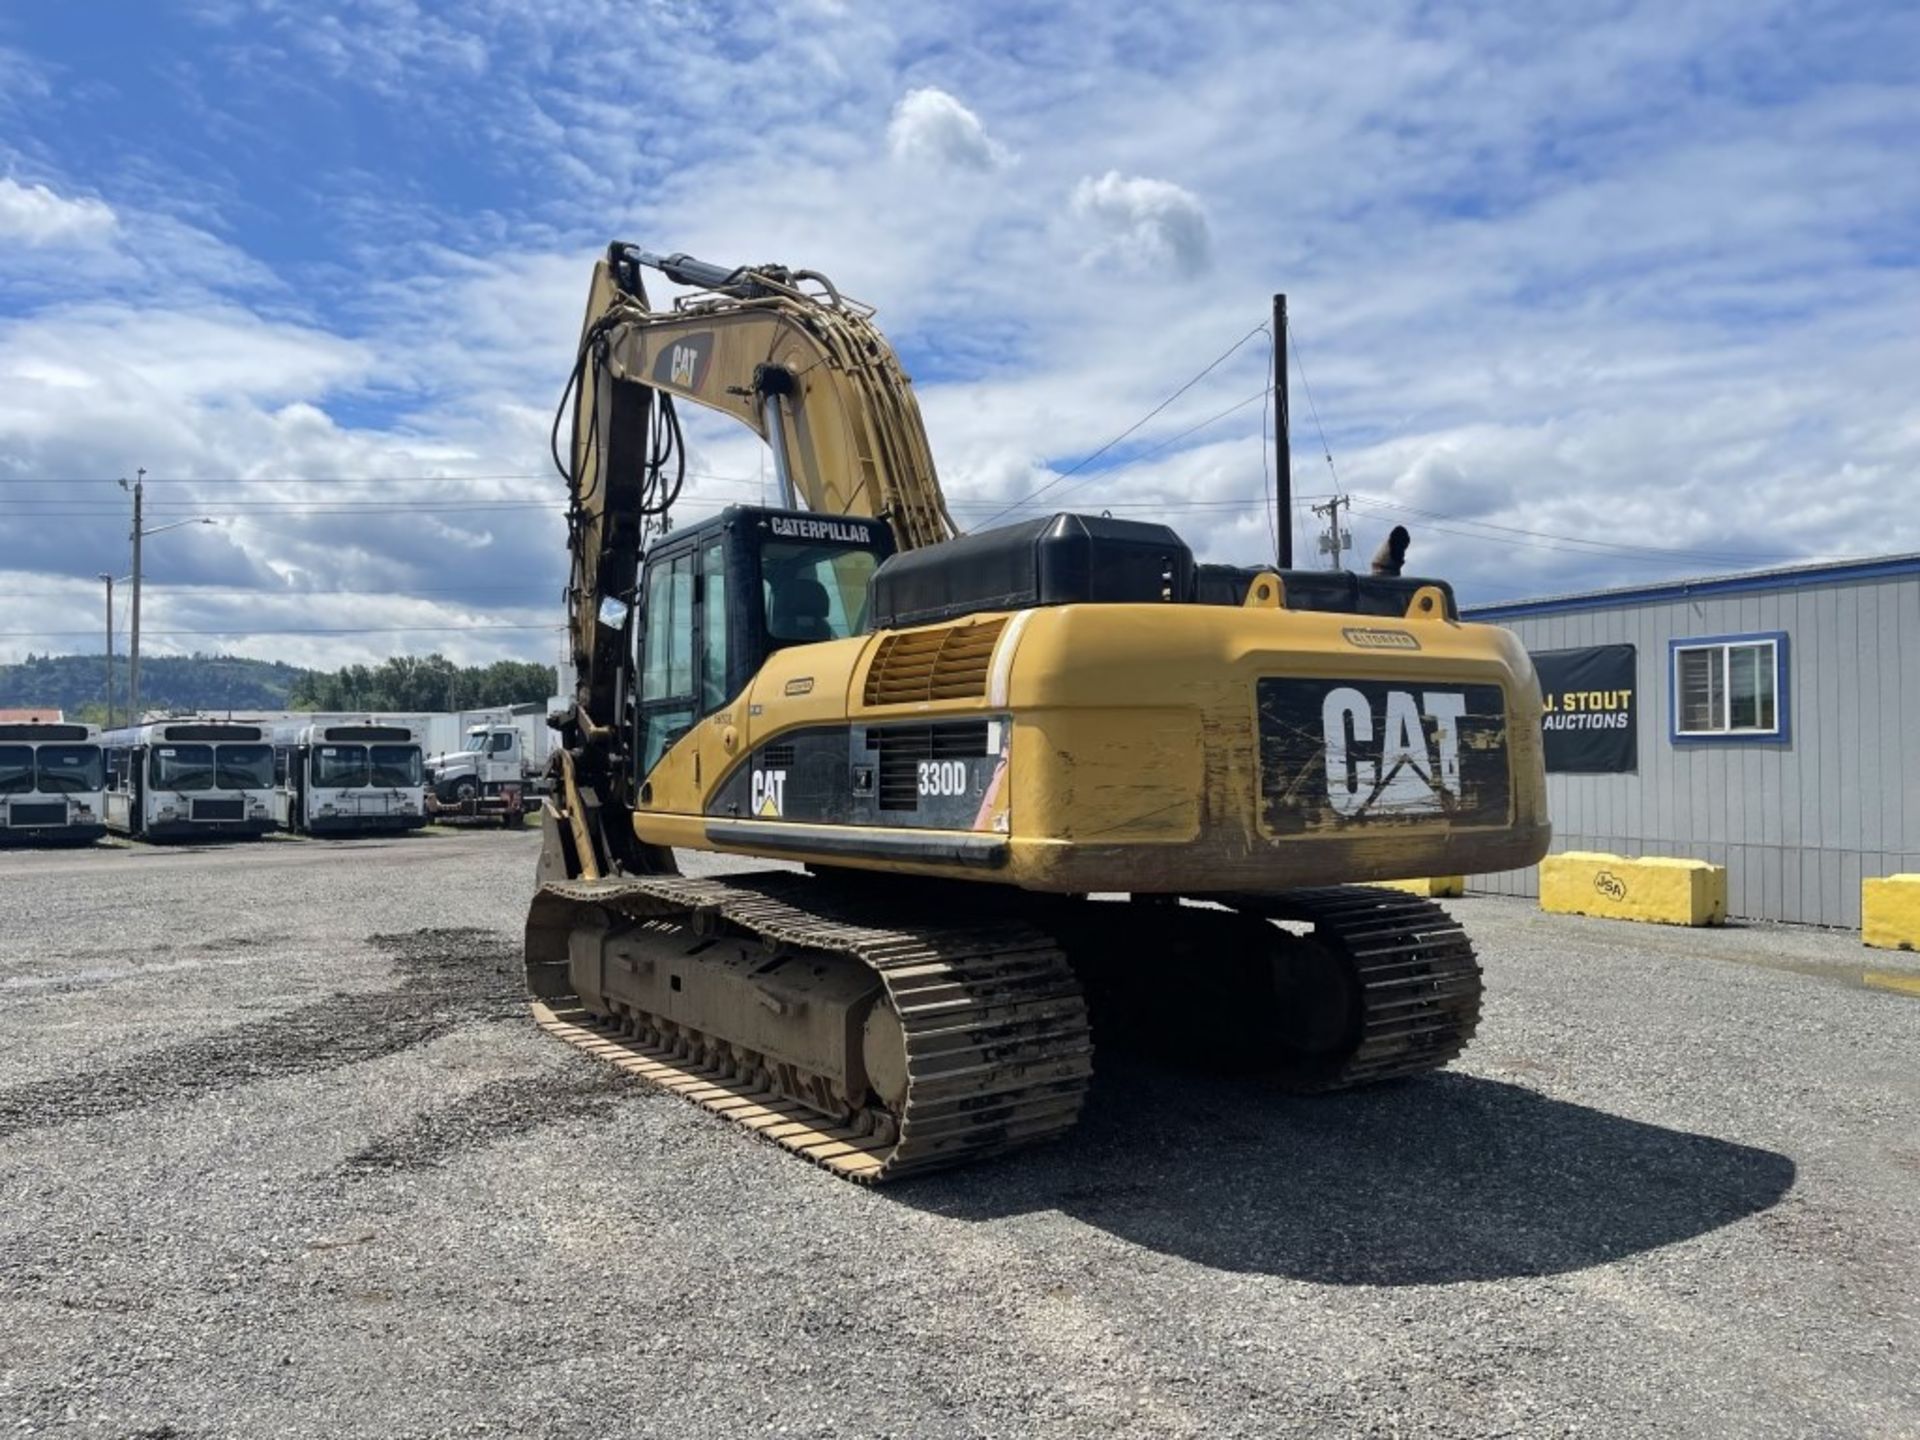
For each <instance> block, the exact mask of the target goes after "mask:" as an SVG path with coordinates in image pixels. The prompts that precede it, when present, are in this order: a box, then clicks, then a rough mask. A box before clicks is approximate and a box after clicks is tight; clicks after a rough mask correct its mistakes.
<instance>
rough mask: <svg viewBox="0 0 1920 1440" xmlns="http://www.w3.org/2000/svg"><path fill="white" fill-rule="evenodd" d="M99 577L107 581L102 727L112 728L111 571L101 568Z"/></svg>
mask: <svg viewBox="0 0 1920 1440" xmlns="http://www.w3.org/2000/svg"><path fill="white" fill-rule="evenodd" d="M100 578H101V579H102V580H104V581H106V582H107V723H106V724H105V726H103V727H102V728H103V729H107V730H111V729H112V728H113V572H112V571H110V570H102V571H101V572H100Z"/></svg>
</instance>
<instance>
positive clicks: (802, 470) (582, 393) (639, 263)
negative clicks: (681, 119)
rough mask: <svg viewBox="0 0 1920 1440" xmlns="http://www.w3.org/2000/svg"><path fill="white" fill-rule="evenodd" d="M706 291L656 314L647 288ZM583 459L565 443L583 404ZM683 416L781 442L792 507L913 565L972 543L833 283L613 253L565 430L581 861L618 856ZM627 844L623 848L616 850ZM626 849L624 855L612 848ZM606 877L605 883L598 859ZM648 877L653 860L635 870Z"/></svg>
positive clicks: (629, 250) (854, 313) (905, 385)
mask: <svg viewBox="0 0 1920 1440" xmlns="http://www.w3.org/2000/svg"><path fill="white" fill-rule="evenodd" d="M649 269H651V270H655V271H657V272H659V273H660V274H662V275H664V276H665V277H666V278H667V279H669V280H671V281H673V282H674V283H676V284H679V285H684V286H689V287H692V288H693V293H692V294H690V295H686V296H682V297H681V298H679V299H678V300H676V301H675V302H674V303H673V304H672V305H671V306H670V307H668V308H665V309H655V308H654V307H653V305H652V304H651V302H650V301H649V299H648V296H647V290H646V285H645V280H644V272H645V271H646V270H649ZM569 399H570V400H571V401H572V404H573V426H572V436H571V442H570V445H569V447H568V452H567V454H566V455H565V456H564V457H562V456H561V454H560V445H559V431H560V426H561V424H562V423H563V421H564V419H565V416H566V407H567V401H568V400H569ZM676 400H687V401H691V402H693V403H694V404H697V405H703V406H706V407H707V408H709V409H712V410H717V411H719V412H720V413H722V414H725V415H729V416H731V417H732V418H734V419H735V420H738V421H739V422H740V423H741V424H743V425H745V426H746V427H747V428H748V429H749V430H752V431H753V432H754V433H755V434H757V435H759V436H760V437H761V438H762V439H763V440H765V441H766V442H767V444H768V446H769V447H770V449H771V451H772V454H773V462H774V473H775V477H776V481H777V485H778V489H779V492H780V503H781V504H782V505H785V506H788V507H793V506H796V505H801V506H804V507H805V508H806V509H808V510H812V511H814V512H816V513H818V514H820V515H822V516H833V517H838V516H860V517H872V518H876V519H880V520H884V521H886V522H887V524H888V526H889V527H890V528H891V530H892V533H893V536H894V541H895V544H896V545H897V546H898V548H900V549H903V550H905V549H913V548H916V547H918V546H922V545H929V544H933V543H935V542H937V541H941V540H945V539H948V538H950V537H951V536H953V535H954V534H955V533H956V529H957V527H956V526H955V525H954V523H953V519H952V516H951V515H950V514H949V513H948V510H947V506H946V501H945V498H944V497H943V496H942V494H941V491H940V482H939V479H938V478H937V476H936V475H935V473H934V465H933V457H932V454H931V451H930V450H929V448H928V444H927V436H926V429H925V427H924V425H923V424H922V422H921V419H920V407H919V404H918V402H917V401H916V400H915V399H914V395H913V389H912V385H911V382H910V381H909V380H908V378H907V375H906V373H905V371H904V370H903V369H902V368H901V365H900V361H899V358H898V356H896V355H895V354H894V352H893V349H892V347H891V346H890V345H888V343H887V341H886V339H885V337H883V336H882V335H881V333H880V331H879V330H878V329H877V328H876V327H875V326H874V324H873V322H872V312H871V310H869V309H868V308H867V307H866V306H863V305H861V304H859V303H858V302H855V301H852V300H849V299H847V298H846V297H844V296H842V295H841V294H840V293H839V291H838V290H836V289H835V288H834V287H833V285H832V283H831V282H830V281H828V280H827V279H826V278H825V277H824V276H822V275H819V274H818V273H816V272H813V271H808V270H789V269H786V268H784V267H781V266H773V265H768V266H759V267H741V268H738V269H726V268H724V267H721V266H716V265H709V264H706V263H705V262H702V261H698V260H694V259H692V258H690V257H688V256H685V255H671V256H660V255H655V254H652V253H650V252H647V251H643V250H640V249H637V248H636V247H634V246H631V245H624V244H615V245H613V246H611V247H610V248H609V250H608V252H607V255H606V258H604V259H602V260H600V261H599V262H598V263H597V264H596V265H595V266H594V272H593V283H592V288H591V291H590V292H589V296H588V301H587V313H586V318H585V322H584V324H583V325H582V328H581V340H580V348H579V351H578V354H577V356H576V359H575V364H574V369H573V374H572V379H571V381H570V383H569V386H568V390H567V394H566V396H563V398H562V401H561V408H560V413H559V414H558V415H556V417H555V424H554V440H555V444H554V451H555V461H556V463H557V464H558V465H559V467H560V469H561V471H562V473H563V474H564V475H565V476H566V479H567V484H568V489H569V499H570V505H569V528H570V532H571V538H570V545H571V549H572V557H573V569H572V576H571V579H570V582H569V586H568V616H569V631H570V637H571V649H572V655H573V662H574V668H575V675H576V693H575V705H574V708H573V711H572V713H571V715H569V716H568V717H566V723H565V724H564V725H563V726H562V732H563V736H564V738H565V741H566V746H565V753H564V754H563V756H562V758H561V761H560V763H561V765H562V767H563V769H567V770H571V771H573V772H575V773H574V774H573V775H572V776H563V777H562V779H563V780H564V781H565V788H567V789H568V790H569V791H571V790H572V789H574V788H576V787H580V788H583V789H584V793H583V794H582V796H581V803H579V804H575V803H573V799H572V797H571V795H569V798H568V802H567V810H568V813H569V815H570V817H572V829H573V832H574V833H573V836H572V840H573V843H574V845H575V847H576V848H578V849H583V850H584V849H587V848H588V847H591V848H592V849H594V850H595V851H598V850H599V849H600V847H601V845H602V844H604V843H606V841H604V840H601V839H600V838H599V836H598V835H597V834H596V833H595V832H599V831H601V830H602V829H603V828H609V829H611V830H619V831H623V830H624V827H619V826H615V827H601V826H600V825H599V824H598V823H597V818H596V817H595V814H594V812H596V811H597V809H598V806H599V803H600V800H601V798H602V797H605V798H607V799H615V800H620V801H625V800H626V798H627V797H626V796H625V795H624V789H625V786H626V784H627V781H626V779H625V776H624V771H623V767H622V766H621V765H619V764H618V763H616V761H617V758H618V757H617V751H618V750H619V747H620V745H621V744H622V742H623V735H624V733H625V732H626V730H627V729H628V726H627V725H626V721H627V719H628V717H629V714H630V706H631V704H632V703H633V699H634V697H633V695H632V694H631V685H632V625H633V609H634V606H635V603H636V600H637V596H636V593H635V590H636V585H637V582H638V579H639V567H640V562H641V557H642V554H643V551H644V549H645V547H646V543H647V540H648V537H649V535H650V534H652V533H655V532H658V531H664V530H665V529H666V528H667V526H668V524H669V519H668V512H669V510H670V507H671V506H672V504H673V502H674V500H675V498H676V497H677V496H678V494H679V491H680V486H681V483H682V482H683V480H684V478H685V473H686V468H685V464H686V462H685V450H684V447H683V445H682V442H681V436H680V425H679V419H678V416H677V414H676V412H675V409H674V402H675V401H676ZM607 838H608V839H612V837H611V836H609V837H607ZM612 843H616V844H617V843H619V842H618V840H613V842H612ZM582 858H583V859H585V860H586V861H587V862H588V863H589V865H590V867H591V868H596V869H599V868H604V866H605V863H606V860H607V859H608V858H611V857H605V856H604V855H602V856H601V857H600V860H599V863H597V864H595V863H594V862H593V857H592V856H583V857H582ZM627 858H628V859H629V860H630V861H631V862H635V863H637V862H639V861H640V860H641V859H642V858H643V857H639V856H633V857H627Z"/></svg>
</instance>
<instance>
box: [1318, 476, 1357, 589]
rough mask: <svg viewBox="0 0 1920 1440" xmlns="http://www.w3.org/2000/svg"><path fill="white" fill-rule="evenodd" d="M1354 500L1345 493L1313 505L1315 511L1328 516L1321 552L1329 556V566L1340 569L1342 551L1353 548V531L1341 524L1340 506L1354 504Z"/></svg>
mask: <svg viewBox="0 0 1920 1440" xmlns="http://www.w3.org/2000/svg"><path fill="white" fill-rule="evenodd" d="M1352 503H1353V501H1352V500H1351V499H1350V498H1349V497H1348V496H1345V495H1332V496H1329V497H1328V498H1327V503H1326V504H1324V505H1316V506H1314V507H1313V513H1314V514H1316V515H1324V516H1326V517H1327V533H1326V534H1324V535H1322V536H1321V537H1320V553H1321V554H1322V555H1324V556H1326V557H1327V568H1328V569H1329V570H1339V569H1341V568H1343V567H1342V566H1341V564H1340V555H1341V552H1342V551H1345V550H1351V549H1352V548H1353V531H1351V530H1347V529H1343V528H1342V527H1341V524H1340V507H1341V506H1342V505H1352Z"/></svg>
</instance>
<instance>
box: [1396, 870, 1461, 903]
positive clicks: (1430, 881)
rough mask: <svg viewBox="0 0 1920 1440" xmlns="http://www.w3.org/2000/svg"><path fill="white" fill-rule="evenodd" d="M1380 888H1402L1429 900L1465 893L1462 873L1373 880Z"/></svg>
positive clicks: (1443, 898)
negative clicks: (1415, 878)
mask: <svg viewBox="0 0 1920 1440" xmlns="http://www.w3.org/2000/svg"><path fill="white" fill-rule="evenodd" d="M1373 884H1374V885H1376V886H1378V887H1379V888H1380V889H1382V890H1404V891H1406V893H1407V894H1409V895H1424V896H1426V897H1427V898H1428V899H1429V900H1445V899H1448V898H1449V897H1457V896H1461V895H1464V894H1466V893H1467V877H1466V876H1464V875H1431V876H1428V877H1427V878H1426V879H1424V880H1375V881H1374V882H1373Z"/></svg>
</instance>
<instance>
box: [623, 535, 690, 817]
mask: <svg viewBox="0 0 1920 1440" xmlns="http://www.w3.org/2000/svg"><path fill="white" fill-rule="evenodd" d="M698 563H699V556H698V554H697V552H696V550H695V547H694V546H692V545H691V544H675V545H672V546H661V547H657V548H656V549H655V550H654V552H653V553H652V554H651V555H649V556H648V557H647V569H646V593H645V599H644V602H643V603H644V606H645V608H644V609H643V610H642V612H641V627H642V633H641V642H640V686H639V690H640V694H639V706H638V710H639V743H638V747H637V749H638V757H637V758H638V760H639V773H640V777H641V779H642V780H646V779H650V778H651V777H652V776H653V772H654V769H655V767H657V766H658V765H659V763H660V760H661V758H662V757H663V756H664V755H665V754H666V753H667V751H668V750H670V749H671V748H672V747H673V743H674V742H675V741H676V740H678V739H679V738H680V737H681V736H682V735H684V734H686V733H687V731H688V730H689V729H691V728H692V726H693V721H694V715H695V709H696V706H697V703H698V698H699V692H698V690H697V689H696V686H697V683H698V681H697V677H696V675H695V673H694V671H695V667H694V610H695V604H694V582H695V577H696V574H697V570H696V567H697V565H698Z"/></svg>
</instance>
